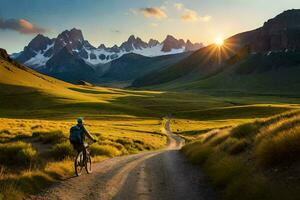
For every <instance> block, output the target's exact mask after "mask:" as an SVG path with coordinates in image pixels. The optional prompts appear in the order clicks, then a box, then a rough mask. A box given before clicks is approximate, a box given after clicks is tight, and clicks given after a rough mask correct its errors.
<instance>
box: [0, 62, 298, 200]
mask: <svg viewBox="0 0 300 200" xmlns="http://www.w3.org/2000/svg"><path fill="white" fill-rule="evenodd" d="M0 62H1V63H0V74H1V78H0V87H1V90H0V94H1V99H0V117H1V118H0V121H1V126H0V132H1V134H0V135H1V142H2V143H4V144H5V143H7V142H10V143H12V145H10V146H11V147H12V150H13V149H17V148H15V147H17V146H19V147H20V146H21V147H23V146H22V145H23V144H21V145H20V144H18V143H15V142H16V140H20V139H21V140H24V139H23V138H25V140H24V141H25V142H29V143H31V142H32V140H33V141H36V142H37V143H38V144H39V145H42V146H43V145H44V144H43V143H42V144H41V141H42V142H43V141H45V138H48V139H46V140H47V141H48V140H50V144H47V145H46V146H43V148H45V147H48V148H49V149H48V150H49V152H48V153H49V154H50V155H48V156H50V159H49V160H50V161H51V162H49V163H48V162H46V163H44V155H43V154H41V155H38V159H37V161H34V162H33V165H30V166H29V167H30V168H28V166H23V168H22V169H18V173H15V172H11V171H7V167H6V166H5V163H4V168H3V169H4V170H2V172H1V173H0V174H1V176H0V185H1V186H0V187H1V190H2V191H8V193H9V191H12V190H14V191H19V192H20V193H21V194H20V195H19V196H18V194H17V196H14V197H12V198H17V197H21V196H22V192H25V193H35V192H37V191H39V189H40V188H41V186H43V185H48V184H50V183H52V182H53V181H55V179H56V178H57V177H61V176H66V175H68V174H69V173H71V172H72V168H71V162H70V160H69V159H67V158H66V160H64V161H58V160H57V159H58V158H57V157H56V156H57V155H65V156H72V150H71V147H70V146H69V144H68V143H66V142H65V141H66V139H62V140H59V143H58V144H57V145H55V144H52V143H51V141H55V140H56V139H57V138H61V136H67V134H68V128H69V127H70V126H71V125H72V124H73V120H74V119H75V118H76V117H78V116H85V117H86V120H87V123H88V124H87V125H88V128H89V129H90V130H91V131H92V133H94V134H96V135H97V136H98V137H99V138H100V142H99V143H98V144H97V145H96V146H95V148H94V149H93V152H94V154H95V155H96V156H97V155H98V156H99V155H100V156H101V155H106V156H114V155H120V154H126V153H134V152H137V151H140V150H149V149H155V148H160V147H162V146H163V145H164V144H165V142H166V138H165V136H164V135H163V134H162V133H163V132H162V130H161V127H163V126H162V125H163V122H162V120H161V119H162V117H163V116H166V115H167V114H172V116H173V117H174V118H176V119H177V120H178V121H179V122H181V123H182V124H185V125H186V126H185V130H184V131H185V132H189V131H197V130H200V129H202V128H201V127H200V125H199V124H197V122H200V123H202V124H206V127H205V129H211V128H214V127H216V126H218V127H223V126H233V125H237V124H240V123H242V122H245V121H253V120H254V119H256V118H261V117H267V116H270V115H273V114H276V113H280V112H283V111H286V110H289V109H294V106H293V105H291V104H289V103H291V102H293V101H297V99H285V98H280V97H278V98H275V97H271V98H270V97H264V96H259V97H252V96H250V97H245V98H240V97H239V96H237V97H234V96H233V97H232V96H230V97H229V96H228V97H216V96H210V95H207V94H201V93H184V94H183V93H177V92H167V91H160V92H155V91H133V90H121V89H112V88H102V87H89V86H75V85H72V84H68V83H65V82H62V81H59V80H56V79H53V78H50V77H47V76H44V75H40V74H38V73H36V72H33V71H32V70H29V69H27V68H22V67H21V68H18V67H16V66H13V65H12V64H11V63H8V62H6V61H3V60H1V61H0ZM189 121H193V124H194V125H195V126H190V123H189ZM196 124H197V125H196ZM187 125H189V126H187ZM179 131H181V130H179ZM37 132H39V134H38V133H37ZM33 133H35V134H33ZM187 136H188V137H191V138H192V137H193V135H191V134H189V133H187ZM30 141H31V142H30ZM36 145H37V144H36V143H33V144H32V147H26V151H25V152H26V154H24V155H23V154H22V156H25V159H31V158H34V157H35V153H34V152H35V151H36V150H37V152H39V149H36V148H37V147H36ZM0 146H1V145H0ZM3 148H4V149H5V148H6V147H5V146H4V147H3ZM0 149H1V148H0ZM51 152H52V153H51ZM3 155H6V154H3ZM22 158H23V157H22ZM47 158H48V157H47ZM100 159H102V157H100ZM17 161H18V160H16V162H17ZM28 169H30V170H29V171H30V172H28ZM20 170H21V171H20ZM21 180H22V181H21ZM8 183H9V184H8ZM16 183H17V185H16ZM26 184H28V185H35V187H33V189H32V190H31V191H26V190H25V189H26V187H24V185H25V186H26Z"/></svg>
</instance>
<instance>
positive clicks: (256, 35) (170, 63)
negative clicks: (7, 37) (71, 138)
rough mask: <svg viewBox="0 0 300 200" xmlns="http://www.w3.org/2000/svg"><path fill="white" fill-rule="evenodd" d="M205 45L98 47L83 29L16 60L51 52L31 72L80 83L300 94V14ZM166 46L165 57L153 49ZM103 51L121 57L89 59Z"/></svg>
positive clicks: (42, 40)
mask: <svg viewBox="0 0 300 200" xmlns="http://www.w3.org/2000/svg"><path fill="white" fill-rule="evenodd" d="M70 38H71V39H70ZM67 39H68V40H67ZM198 45H199V44H191V43H190V42H189V41H187V42H184V41H183V40H177V39H175V38H174V37H172V36H167V38H166V39H165V40H164V41H163V42H161V43H159V42H158V41H156V40H153V39H151V40H150V41H149V42H143V41H142V40H141V39H139V38H136V37H134V36H130V37H129V39H128V40H127V41H126V42H124V43H123V44H121V45H120V46H114V47H111V48H107V47H105V46H104V45H100V46H99V47H98V48H95V47H93V46H92V45H90V44H89V42H88V41H86V40H84V38H83V37H82V33H81V31H80V30H77V29H72V30H70V31H64V32H63V33H61V34H60V35H59V36H58V37H57V38H55V39H49V38H46V37H44V36H42V35H38V36H37V37H36V38H34V39H33V40H32V41H31V42H30V43H29V45H28V46H26V47H25V48H24V51H22V52H21V53H20V54H14V55H13V60H16V61H18V62H21V63H25V64H26V63H27V64H28V62H29V61H30V60H31V61H33V60H34V59H33V58H36V57H40V58H42V59H40V60H42V61H43V57H45V56H48V55H49V57H48V59H47V60H46V59H44V62H43V63H44V64H43V66H41V65H40V66H38V65H30V67H31V68H33V69H35V70H37V71H39V72H42V73H43V74H47V75H50V76H53V77H56V78H59V79H62V80H65V81H68V82H73V83H74V82H76V83H77V82H79V81H87V82H91V83H96V84H104V85H106V84H108V85H114V84H116V83H117V85H119V84H121V85H122V87H125V86H129V85H130V87H133V88H143V87H148V88H149V87H150V88H157V89H166V90H168V89H175V90H193V91H195V90H196V91H199V90H201V91H209V92H214V93H217V94H220V93H223V92H225V93H226V92H228V91H230V92H242V93H249V92H251V93H259V94H261V93H263V94H265V95H273V94H281V95H283V94H284V95H289V96H294V95H300V89H299V88H300V78H299V77H300V9H293V10H287V11H285V12H283V13H281V14H279V15H277V16H276V17H274V18H273V19H270V20H268V21H266V22H265V23H264V24H263V26H262V27H260V28H257V29H255V30H251V31H247V32H243V33H239V34H236V35H234V36H232V37H230V38H228V39H226V40H225V41H224V45H223V46H217V45H215V44H212V45H209V46H206V47H202V46H201V45H199V46H198ZM158 47H159V51H157V52H159V53H157V52H156V51H152V50H153V49H155V48H158ZM200 47H201V48H200ZM197 48H200V49H198V50H195V49H197ZM41 49H42V50H41ZM87 50H89V51H87ZM150 50H151V51H150ZM192 50H195V51H192ZM96 51H97V52H99V51H105V52H108V53H111V54H110V56H111V55H116V57H115V58H111V57H110V58H109V59H110V61H109V62H102V63H100V64H96V63H95V64H93V63H91V62H88V60H93V59H91V58H93V57H94V56H93V55H94V54H95V55H97V56H98V58H99V55H98V54H97V53H93V52H96ZM120 52H121V53H120ZM124 52H126V53H124ZM141 52H142V53H141ZM149 52H152V54H151V55H150V53H149ZM153 52H156V53H155V54H154V53H153ZM118 53H119V54H118ZM37 55H38V56H37ZM41 55H45V56H41ZM97 56H96V57H97ZM100 57H101V56H100ZM98 58H97V59H98ZM103 58H104V56H103ZM105 58H106V57H105ZM9 59H10V58H9ZM28 59H29V61H28ZM31 61H30V62H31ZM33 63H34V62H33ZM36 63H38V62H36ZM39 63H41V62H39Z"/></svg>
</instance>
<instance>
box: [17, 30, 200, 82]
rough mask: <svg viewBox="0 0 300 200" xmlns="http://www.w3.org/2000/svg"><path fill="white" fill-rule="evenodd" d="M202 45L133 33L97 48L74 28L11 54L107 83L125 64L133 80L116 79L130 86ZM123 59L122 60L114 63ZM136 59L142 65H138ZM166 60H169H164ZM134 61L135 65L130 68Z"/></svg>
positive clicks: (75, 77) (60, 73)
mask: <svg viewBox="0 0 300 200" xmlns="http://www.w3.org/2000/svg"><path fill="white" fill-rule="evenodd" d="M202 47H203V44H200V43H195V44H193V43H192V42H191V41H190V40H187V41H186V42H185V41H184V40H182V39H176V38H174V37H173V36H171V35H168V36H167V37H166V39H165V40H164V41H162V42H159V41H157V40H154V39H150V40H149V42H144V41H143V40H142V39H140V38H139V37H135V36H134V35H131V36H130V37H129V38H128V40H127V41H125V42H123V43H122V44H121V45H120V46H117V45H114V46H113V47H106V46H105V45H104V44H101V45H99V47H97V48H96V47H94V46H92V45H91V44H90V43H89V42H88V41H87V40H85V39H84V37H83V34H82V32H81V30H78V29H75V28H73V29H71V30H66V31H63V32H62V33H60V34H59V35H58V36H57V37H56V38H53V39H50V38H48V37H45V36H43V35H41V34H39V35H37V36H36V37H35V38H33V39H32V40H31V41H30V42H29V44H28V45H27V46H25V47H24V50H23V51H22V52H20V53H15V54H12V55H11V57H12V58H13V59H14V60H16V61H17V62H19V63H22V64H24V65H27V66H29V67H30V68H32V69H34V70H36V71H39V72H41V73H43V74H46V75H50V76H53V77H56V78H59V79H61V80H64V81H68V82H72V83H77V82H78V81H81V80H83V81H87V82H91V83H102V84H103V83H105V82H104V80H110V82H111V81H114V74H112V73H111V72H112V71H116V70H115V69H116V68H119V67H120V66H119V65H120V63H122V65H123V66H122V67H121V68H122V73H125V74H126V73H128V74H130V76H127V75H125V76H124V77H128V78H131V79H130V80H129V79H126V78H124V77H123V78H120V77H119V74H120V73H119V72H118V74H116V76H117V78H116V79H117V80H116V81H119V79H122V80H120V81H125V82H128V83H127V84H125V85H128V84H130V83H131V82H132V81H133V80H134V79H136V78H137V77H138V76H140V75H144V74H145V73H147V72H150V71H151V70H154V69H158V68H164V67H165V66H166V65H171V64H174V63H175V62H177V61H179V60H180V58H184V57H185V56H186V55H188V54H189V53H190V52H192V51H195V50H197V49H200V48H202ZM132 54H135V55H132ZM181 54H182V55H181ZM164 56H166V57H164ZM122 57H123V58H122ZM156 57H159V58H158V59H157V58H156ZM120 58H122V61H121V62H118V61H116V62H115V60H118V59H120ZM126 58H129V59H128V60H126ZM171 58H174V59H171ZM177 58H178V59H177ZM135 59H137V60H138V62H137V63H139V64H143V66H137V65H136V62H135V61H134V60H135ZM164 59H166V60H167V61H168V62H161V60H164ZM157 61H159V63H157ZM133 63H135V66H134V67H133V68H131V64H133ZM154 64H156V65H154ZM160 64H161V65H162V66H161V65H160ZM115 65H116V66H115ZM148 65H151V66H148ZM124 67H125V68H126V69H125V68H124ZM106 72H108V74H106ZM102 76H104V77H105V78H102Z"/></svg>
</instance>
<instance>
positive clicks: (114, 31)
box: [111, 29, 121, 33]
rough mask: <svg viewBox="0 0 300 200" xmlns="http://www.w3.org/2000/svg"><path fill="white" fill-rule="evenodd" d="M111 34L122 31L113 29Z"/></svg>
mask: <svg viewBox="0 0 300 200" xmlns="http://www.w3.org/2000/svg"><path fill="white" fill-rule="evenodd" d="M111 32H113V33H121V31H120V30H118V29H111Z"/></svg>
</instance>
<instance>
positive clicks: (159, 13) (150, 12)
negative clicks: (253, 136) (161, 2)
mask: <svg viewBox="0 0 300 200" xmlns="http://www.w3.org/2000/svg"><path fill="white" fill-rule="evenodd" d="M139 10H140V12H141V13H142V14H143V15H144V16H145V17H148V18H150V17H154V18H157V19H162V18H167V17H168V15H167V14H166V12H165V11H164V10H163V9H162V8H158V7H148V8H140V9H139Z"/></svg>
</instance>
